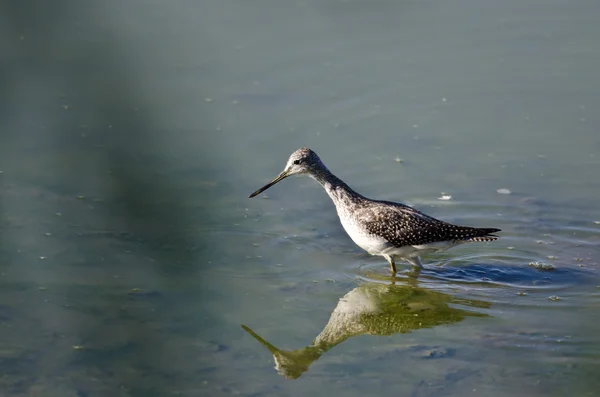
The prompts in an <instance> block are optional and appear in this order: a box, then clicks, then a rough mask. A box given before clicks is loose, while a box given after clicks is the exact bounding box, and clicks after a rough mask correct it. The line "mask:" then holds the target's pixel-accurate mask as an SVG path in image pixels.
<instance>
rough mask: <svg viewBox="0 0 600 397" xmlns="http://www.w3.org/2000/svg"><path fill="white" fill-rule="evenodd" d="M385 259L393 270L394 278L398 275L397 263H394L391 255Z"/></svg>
mask: <svg viewBox="0 0 600 397" xmlns="http://www.w3.org/2000/svg"><path fill="white" fill-rule="evenodd" d="M384 257H385V259H387V261H388V262H389V263H390V269H392V277H394V276H395V275H396V263H395V262H394V258H392V257H391V256H389V255H385V256H384Z"/></svg>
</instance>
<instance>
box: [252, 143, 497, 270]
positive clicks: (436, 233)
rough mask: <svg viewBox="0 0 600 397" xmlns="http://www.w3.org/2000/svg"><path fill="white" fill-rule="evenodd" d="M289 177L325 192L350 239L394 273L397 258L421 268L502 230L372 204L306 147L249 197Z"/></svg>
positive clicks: (385, 203) (490, 238) (404, 207)
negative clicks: (305, 179)
mask: <svg viewBox="0 0 600 397" xmlns="http://www.w3.org/2000/svg"><path fill="white" fill-rule="evenodd" d="M290 175H308V176H310V177H311V178H313V179H315V180H316V181H317V182H319V183H320V184H321V186H323V188H325V191H326V192H327V194H328V195H329V197H330V198H331V200H332V201H333V204H335V208H336V210H337V214H338V216H339V218H340V222H341V223H342V226H343V227H344V230H346V233H348V235H349V236H350V238H351V239H352V240H353V241H354V242H355V243H356V245H358V246H359V247H360V248H362V249H363V250H365V251H367V252H368V253H369V254H371V255H378V256H383V257H384V258H385V259H386V260H387V262H388V263H389V265H390V269H391V270H392V275H395V274H396V260H404V261H406V262H408V263H410V264H412V265H413V266H416V267H417V268H422V267H423V265H422V263H421V259H420V256H421V255H423V254H429V253H432V252H438V251H444V250H447V249H448V248H451V247H454V246H456V245H459V244H463V243H467V242H474V241H494V240H497V239H498V236H495V235H493V234H492V233H495V232H499V231H500V229H494V228H476V227H467V226H458V225H453V224H450V223H447V222H444V221H440V220H438V219H435V218H433V217H431V216H429V215H426V214H424V213H422V212H420V211H417V210H416V209H414V208H412V207H409V206H407V205H404V204H401V203H394V202H391V201H382V200H372V199H369V198H367V197H364V196H362V195H361V194H359V193H357V192H355V191H354V190H352V189H351V188H350V187H349V186H348V185H347V184H346V183H345V182H344V181H342V180H341V179H340V178H338V177H337V176H335V175H333V174H332V173H331V171H329V169H328V168H327V167H326V166H325V164H323V162H322V161H321V159H320V158H319V156H317V154H316V153H315V152H314V151H312V150H311V149H308V148H302V149H298V150H296V151H295V152H294V153H292V155H291V156H290V158H289V159H288V161H287V163H286V165H285V168H284V169H283V171H282V172H281V173H280V174H279V175H278V176H277V177H276V178H275V179H273V180H272V181H271V182H269V183H267V184H266V185H265V186H263V187H261V188H260V189H258V190H257V191H255V192H254V193H252V194H251V195H250V198H252V197H254V196H256V195H258V194H260V193H262V192H263V191H265V190H267V189H268V188H270V187H271V186H273V185H275V184H276V183H277V182H279V181H281V180H283V179H285V178H287V177H288V176H290Z"/></svg>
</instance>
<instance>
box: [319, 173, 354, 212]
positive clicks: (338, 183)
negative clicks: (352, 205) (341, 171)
mask: <svg viewBox="0 0 600 397" xmlns="http://www.w3.org/2000/svg"><path fill="white" fill-rule="evenodd" d="M310 176H311V177H313V178H314V179H315V180H316V181H317V182H319V183H320V184H321V186H323V188H324V189H325V191H326V192H327V194H328V195H329V197H331V200H333V202H334V204H336V206H337V204H338V203H340V202H344V201H348V200H353V199H355V198H361V197H362V196H361V195H360V194H358V193H356V192H355V191H354V190H352V189H351V188H350V186H348V185H347V184H346V183H345V182H344V181H342V180H341V179H340V178H338V177H337V176H335V175H333V173H331V171H329V170H328V169H327V168H322V169H319V170H316V171H314V172H312V173H311V174H310Z"/></svg>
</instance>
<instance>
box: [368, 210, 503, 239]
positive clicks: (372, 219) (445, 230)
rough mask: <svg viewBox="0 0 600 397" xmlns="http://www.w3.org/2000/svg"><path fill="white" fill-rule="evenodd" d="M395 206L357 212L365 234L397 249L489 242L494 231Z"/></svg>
mask: <svg viewBox="0 0 600 397" xmlns="http://www.w3.org/2000/svg"><path fill="white" fill-rule="evenodd" d="M390 204H396V203H387V202H386V203H373V205H372V206H369V207H368V208H364V209H363V210H362V211H361V212H360V214H359V215H360V216H361V218H362V220H363V224H364V225H365V228H366V230H367V232H368V233H371V234H374V235H377V236H380V237H383V238H384V239H386V240H387V241H388V242H389V243H391V244H393V245H395V246H397V247H402V246H407V245H421V244H429V243H434V242H438V241H449V240H450V241H461V240H462V241H466V240H473V241H475V240H478V241H491V240H495V239H496V237H495V236H489V237H486V236H487V235H489V234H490V233H493V232H496V231H498V229H480V228H473V227H466V226H457V225H452V224H450V223H446V222H443V221H440V220H438V219H435V218H433V217H431V216H428V215H425V214H423V213H422V212H420V211H417V210H415V209H413V208H411V207H407V206H404V205H397V204H396V205H390Z"/></svg>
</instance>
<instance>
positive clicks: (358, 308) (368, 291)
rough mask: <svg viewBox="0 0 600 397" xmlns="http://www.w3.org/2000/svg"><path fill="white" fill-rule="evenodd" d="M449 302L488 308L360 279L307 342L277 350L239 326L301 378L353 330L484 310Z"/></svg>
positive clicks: (430, 322)
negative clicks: (365, 281) (287, 348)
mask: <svg viewBox="0 0 600 397" xmlns="http://www.w3.org/2000/svg"><path fill="white" fill-rule="evenodd" d="M450 304H460V305H466V306H472V307H478V308H488V307H490V304H489V303H488V302H483V301H478V300H467V299H460V298H456V297H454V296H452V295H448V294H444V293H441V292H438V291H433V290H430V289H426V288H421V287H418V286H417V285H416V280H414V279H412V280H411V281H410V284H408V285H394V284H391V285H384V284H378V283H365V284H362V285H360V286H358V287H356V288H355V289H353V290H352V291H350V292H348V293H347V294H346V295H344V296H343V297H342V298H341V299H340V300H339V303H338V305H337V306H336V308H335V309H334V310H333V313H331V317H330V318H329V321H328V322H327V324H326V325H325V328H323V330H322V331H321V333H320V334H319V335H317V337H316V338H315V340H314V341H313V342H312V344H311V345H310V346H307V347H304V348H302V349H297V350H289V351H287V350H280V349H278V348H277V347H275V346H273V345H272V344H270V343H269V342H268V341H266V340H264V339H263V338H261V337H260V336H259V335H258V334H256V333H255V332H254V331H252V330H251V329H250V328H248V327H247V326H245V325H242V328H243V329H244V330H245V331H246V332H248V333H249V334H250V335H252V336H253V337H254V338H255V339H256V340H258V341H259V342H260V343H261V344H263V345H265V346H266V347H267V348H268V349H269V351H270V352H271V353H272V354H273V358H274V359H275V368H276V369H277V371H278V372H279V374H280V375H282V376H284V377H286V378H288V379H296V378H298V377H300V375H302V374H303V373H304V372H305V371H307V370H308V367H309V366H310V365H311V364H312V363H313V361H315V360H317V359H318V358H319V357H320V356H321V355H322V354H323V353H325V352H326V351H328V350H329V349H331V348H332V347H334V346H336V345H338V344H340V343H342V342H343V341H345V340H346V339H348V338H350V337H352V336H357V335H380V336H381V335H392V334H396V333H407V332H411V331H413V330H418V329H421V328H431V327H435V326H437V325H442V324H452V323H457V322H459V321H462V320H463V319H464V318H465V317H467V316H476V317H485V316H487V314H483V313H479V312H474V311H468V310H463V309H458V308H455V307H452V306H451V305H450Z"/></svg>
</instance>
